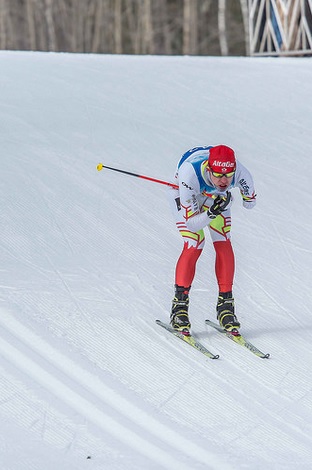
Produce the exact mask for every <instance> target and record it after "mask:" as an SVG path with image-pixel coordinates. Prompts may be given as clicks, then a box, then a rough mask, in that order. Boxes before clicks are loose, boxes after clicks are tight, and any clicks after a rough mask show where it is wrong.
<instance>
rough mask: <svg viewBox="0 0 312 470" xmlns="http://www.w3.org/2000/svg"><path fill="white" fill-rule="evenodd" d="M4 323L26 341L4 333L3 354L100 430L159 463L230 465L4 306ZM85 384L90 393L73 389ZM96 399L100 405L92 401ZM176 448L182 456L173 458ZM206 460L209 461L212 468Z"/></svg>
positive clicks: (182, 469)
mask: <svg viewBox="0 0 312 470" xmlns="http://www.w3.org/2000/svg"><path fill="white" fill-rule="evenodd" d="M0 323H1V325H2V328H3V329H6V330H7V331H8V332H9V333H10V334H11V335H13V336H14V337H15V338H16V339H17V340H18V341H19V342H21V343H22V349H23V351H21V348H19V347H18V346H13V345H12V344H10V343H9V342H8V341H6V340H5V339H4V337H2V338H1V341H0V351H1V354H2V355H3V357H5V358H6V359H7V360H8V361H9V362H10V363H12V364H13V365H14V366H15V367H17V368H18V369H19V370H21V371H22V372H24V373H26V374H27V375H28V376H30V377H32V379H33V380H35V382H36V383H38V384H41V385H42V386H43V387H44V388H46V389H47V390H48V391H49V392H51V393H53V394H54V395H55V396H57V397H58V398H59V399H60V400H61V401H62V402H64V403H65V404H67V405H69V406H70V407H71V408H74V409H75V410H76V411H77V412H78V413H79V414H80V415H82V416H84V417H85V418H86V419H88V420H89V421H90V422H92V423H93V424H94V425H96V426H97V427H98V428H100V429H101V430H103V431H105V432H107V433H109V434H110V435H112V436H113V437H114V438H116V439H118V440H120V441H123V442H124V444H126V446H130V447H131V448H133V449H134V450H136V451H137V452H139V453H140V454H141V455H143V456H145V457H147V458H148V459H150V460H152V461H154V462H155V463H157V464H158V465H161V468H166V469H169V470H189V465H188V464H187V463H185V464H184V463H183V461H182V456H183V457H184V458H186V461H187V460H188V459H191V462H192V465H193V466H194V467H195V468H196V467H198V468H205V469H217V468H220V466H222V468H223V469H225V470H229V467H228V466H227V464H226V463H225V462H223V461H222V459H221V458H216V457H215V456H213V455H212V454H210V453H209V452H208V451H207V450H205V449H203V448H201V447H200V446H198V445H197V444H194V443H192V442H190V441H188V440H186V439H185V438H183V436H182V435H181V434H178V433H176V432H175V431H174V430H172V429H170V428H169V427H168V426H167V425H164V424H162V423H161V422H160V421H158V420H157V419H155V418H153V417H152V416H150V415H148V414H147V413H146V412H145V411H144V410H142V409H140V408H138V407H137V406H136V405H134V404H132V403H130V402H129V400H127V399H125V398H124V397H122V396H120V395H119V394H118V393H116V392H115V391H114V390H112V389H110V388H109V387H108V386H106V385H105V383H104V382H103V381H101V380H100V379H99V378H98V377H96V376H95V375H93V374H91V373H90V372H88V371H87V370H85V369H83V368H82V367H81V366H78V365H77V364H75V363H74V362H73V361H72V360H71V359H69V358H68V357H67V356H65V355H64V354H62V353H60V352H59V351H58V350H56V349H55V348H53V347H52V346H51V345H49V344H48V343H47V342H46V341H45V340H44V339H43V338H41V337H39V336H37V335H36V334H35V333H33V332H32V331H31V330H30V329H29V328H27V327H26V326H24V325H23V324H22V323H21V322H19V321H18V320H17V319H16V318H14V317H13V316H12V315H10V314H8V313H7V312H6V311H4V310H1V316H0ZM24 349H26V354H25V351H24ZM27 351H28V353H27ZM33 352H35V353H36V354H37V355H39V360H36V359H35V360H34V359H33V357H32V356H33ZM42 359H43V362H45V361H46V362H48V363H49V364H50V365H52V366H53V370H54V373H52V372H51V371H52V368H51V367H50V368H48V369H50V371H47V370H48V369H47V370H45V369H44V367H43V366H42V365H40V362H42ZM63 374H65V375H66V377H67V378H68V379H69V384H68V383H67V384H66V383H65V380H64V379H63V380H62V376H63ZM66 382H68V380H66ZM77 385H78V387H77ZM81 388H82V389H83V390H84V391H87V393H81V392H76V391H75V390H80V389H81ZM84 395H85V396H84ZM96 402H99V403H100V405H99V406H98V405H96V404H94V403H96ZM101 404H105V405H109V406H110V407H112V408H113V409H114V410H115V411H117V412H118V413H119V414H121V415H122V416H124V417H126V418H127V419H129V420H130V422H131V423H135V424H136V425H137V427H136V429H139V431H138V430H136V431H133V430H131V428H130V427H128V426H127V425H124V424H120V423H119V422H118V421H117V419H115V418H113V417H111V416H109V415H108V414H107V413H105V412H104V411H102V409H101ZM146 434H147V436H146V437H145V435H146ZM148 434H153V435H154V437H156V441H155V444H154V443H151V441H152V439H149V438H148ZM157 441H160V442H158V443H157ZM163 447H164V448H165V449H163ZM173 453H174V454H175V455H177V456H180V457H179V458H175V457H173ZM207 462H209V463H210V465H209V467H208V466H207ZM203 465H204V466H205V467H203Z"/></svg>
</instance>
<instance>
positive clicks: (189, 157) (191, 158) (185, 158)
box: [178, 146, 211, 168]
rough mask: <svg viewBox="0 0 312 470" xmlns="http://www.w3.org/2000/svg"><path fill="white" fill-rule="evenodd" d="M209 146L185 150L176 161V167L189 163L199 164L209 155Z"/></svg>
mask: <svg viewBox="0 0 312 470" xmlns="http://www.w3.org/2000/svg"><path fill="white" fill-rule="evenodd" d="M210 149H211V146H203V147H193V148H191V149H189V150H187V151H186V152H185V153H184V154H183V155H182V157H181V158H180V160H179V162H178V168H181V167H182V166H183V165H184V164H186V163H190V164H191V165H193V166H194V165H198V164H201V163H202V162H203V161H205V160H207V159H208V157H209V150H210Z"/></svg>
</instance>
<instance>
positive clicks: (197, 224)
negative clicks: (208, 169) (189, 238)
mask: <svg viewBox="0 0 312 470" xmlns="http://www.w3.org/2000/svg"><path fill="white" fill-rule="evenodd" d="M198 194H200V187H199V182H198V179H197V176H196V174H195V171H194V169H193V167H192V165H191V164H190V163H187V162H186V163H184V164H183V165H182V166H181V168H180V170H179V195H180V203H181V210H182V211H183V217H184V220H185V225H186V227H187V228H188V230H190V231H191V232H198V231H199V230H202V229H203V228H204V227H206V226H207V225H208V224H209V222H211V219H209V218H208V215H207V211H203V210H202V209H201V206H200V204H199V202H198V199H197V195H198Z"/></svg>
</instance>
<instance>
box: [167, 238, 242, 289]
mask: <svg viewBox="0 0 312 470" xmlns="http://www.w3.org/2000/svg"><path fill="white" fill-rule="evenodd" d="M213 246H214V248H215V251H216V263H215V273H216V277H217V282H218V286H219V291H220V292H229V291H231V290H232V286H233V279H234V270H235V259H234V253H233V248H232V244H231V241H230V240H226V241H220V242H214V244H213ZM202 251H203V250H198V249H197V248H194V247H189V246H188V243H187V242H185V243H184V247H183V250H182V253H181V255H180V257H179V259H178V262H177V265H176V273H175V283H176V284H177V285H178V286H183V287H190V286H191V285H192V282H193V279H194V276H195V270H196V263H197V260H198V258H199V256H200V255H201V252H202Z"/></svg>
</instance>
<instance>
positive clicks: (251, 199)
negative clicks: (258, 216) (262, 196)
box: [241, 192, 256, 209]
mask: <svg viewBox="0 0 312 470" xmlns="http://www.w3.org/2000/svg"><path fill="white" fill-rule="evenodd" d="M241 195H242V198H243V206H244V207H245V209H252V208H253V207H254V206H255V205H256V194H255V193H253V194H252V195H251V196H245V195H244V194H243V193H242V192H241Z"/></svg>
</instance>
